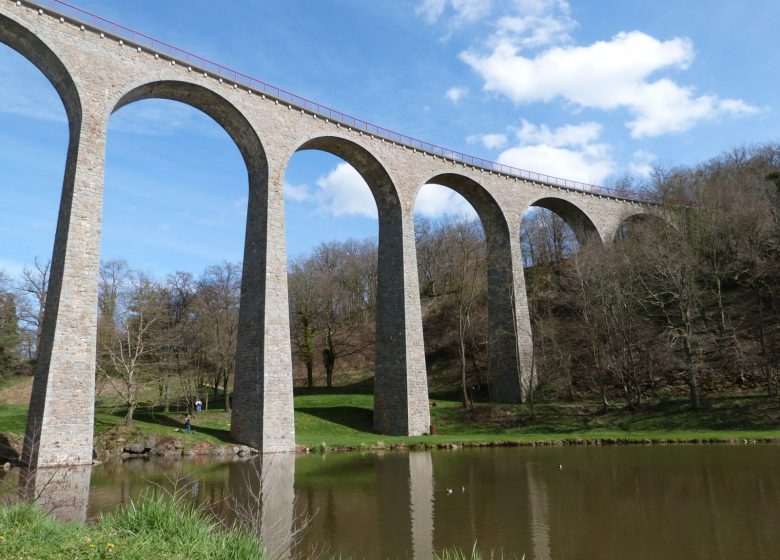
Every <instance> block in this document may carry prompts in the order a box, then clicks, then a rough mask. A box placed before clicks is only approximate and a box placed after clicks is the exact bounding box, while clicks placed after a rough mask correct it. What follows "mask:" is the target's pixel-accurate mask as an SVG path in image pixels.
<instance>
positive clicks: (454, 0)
mask: <svg viewBox="0 0 780 560" xmlns="http://www.w3.org/2000/svg"><path fill="white" fill-rule="evenodd" d="M492 7H493V1H492V0H422V1H421V2H420V3H419V4H418V5H417V7H416V8H415V11H416V12H417V15H419V16H421V17H422V18H423V19H424V20H425V22H426V23H429V24H434V23H436V22H438V21H439V20H440V19H442V17H443V16H445V15H447V16H448V18H447V19H448V23H449V24H450V25H451V26H452V27H460V26H462V25H467V24H472V23H475V22H477V21H479V20H481V19H484V18H486V17H487V16H488V15H489V14H490V13H491V11H492Z"/></svg>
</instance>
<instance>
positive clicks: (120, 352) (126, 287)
mask: <svg viewBox="0 0 780 560" xmlns="http://www.w3.org/2000/svg"><path fill="white" fill-rule="evenodd" d="M120 289H121V292H117V294H116V296H117V299H116V300H115V305H116V307H115V308H114V313H115V315H114V320H113V321H111V322H110V324H107V325H106V331H107V332H106V331H104V334H105V335H107V338H106V339H104V340H102V341H101V342H102V345H101V346H102V348H101V356H100V358H101V359H99V360H98V364H97V367H98V372H99V373H101V374H102V375H103V376H105V378H106V379H107V381H108V382H109V383H110V384H111V386H112V387H113V388H114V390H115V392H116V394H117V395H118V396H119V397H120V398H121V399H122V402H123V403H124V404H125V405H126V406H127V414H126V416H125V426H127V427H131V426H132V425H133V415H134V413H135V410H136V409H137V408H138V406H139V405H140V404H142V403H143V402H145V401H146V400H148V399H145V398H144V390H145V389H146V388H147V387H148V386H149V385H151V384H153V383H155V382H156V374H157V368H158V367H159V366H158V364H157V363H156V360H155V359H154V357H155V354H156V352H157V351H158V349H159V348H161V347H162V346H164V345H165V344H166V342H165V337H164V334H163V333H162V332H161V330H160V329H158V326H159V325H160V323H161V318H162V317H163V315H164V313H165V307H164V301H163V298H162V291H161V289H160V287H159V286H158V285H156V284H154V283H153V282H151V281H150V280H149V279H148V278H145V277H144V276H143V275H140V274H132V273H131V274H128V276H127V277H126V280H124V281H123V282H122V285H121V288H120Z"/></svg>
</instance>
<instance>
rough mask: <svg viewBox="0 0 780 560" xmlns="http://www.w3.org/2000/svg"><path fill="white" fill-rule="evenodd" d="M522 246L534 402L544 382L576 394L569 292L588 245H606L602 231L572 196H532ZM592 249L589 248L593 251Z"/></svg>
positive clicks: (569, 394) (574, 318) (567, 394)
mask: <svg viewBox="0 0 780 560" xmlns="http://www.w3.org/2000/svg"><path fill="white" fill-rule="evenodd" d="M520 245H521V251H522V256H523V269H524V279H525V288H526V298H527V302H528V313H529V319H530V324H531V333H532V348H533V349H532V356H533V362H534V368H533V370H534V376H535V379H534V382H533V383H532V384H531V385H530V392H529V401H530V402H533V400H534V392H535V391H536V389H537V387H538V386H540V385H549V386H551V387H552V388H553V389H554V390H555V391H557V392H559V393H562V395H561V396H562V397H565V398H572V396H573V393H574V388H573V385H572V379H573V376H572V368H573V363H574V361H575V356H574V355H573V353H572V351H570V348H569V347H568V346H567V344H565V343H564V342H565V341H567V340H568V339H567V338H566V334H565V333H566V329H567V325H568V324H571V322H572V321H579V320H580V319H581V318H580V317H577V316H576V315H575V316H572V311H571V309H570V308H569V307H570V306H567V305H566V296H567V295H570V293H571V290H572V286H576V285H577V278H578V276H577V273H578V272H579V270H580V269H579V267H578V265H579V264H580V263H579V261H577V260H576V259H573V257H574V256H579V255H581V254H582V251H583V250H587V249H589V248H597V247H601V246H602V244H601V239H600V237H599V234H598V231H597V229H596V227H595V225H594V224H593V222H592V221H591V219H590V218H589V217H588V215H587V214H586V213H585V212H584V211H583V210H582V209H581V208H579V207H578V206H577V205H575V204H574V203H572V202H569V201H567V200H563V199H560V198H554V197H543V198H540V199H537V200H535V201H533V202H532V203H531V204H530V205H529V207H528V208H527V209H526V211H525V213H524V214H523V217H522V220H521V224H520ZM588 254H590V253H588Z"/></svg>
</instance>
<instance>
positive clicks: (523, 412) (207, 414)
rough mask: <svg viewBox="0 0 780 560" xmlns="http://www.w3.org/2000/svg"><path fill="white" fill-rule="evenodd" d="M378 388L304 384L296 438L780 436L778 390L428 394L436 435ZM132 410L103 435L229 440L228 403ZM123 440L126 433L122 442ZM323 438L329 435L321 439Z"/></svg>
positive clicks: (452, 440)
mask: <svg viewBox="0 0 780 560" xmlns="http://www.w3.org/2000/svg"><path fill="white" fill-rule="evenodd" d="M372 407H373V395H372V394H371V390H370V387H366V386H362V385H352V386H348V387H336V388H334V389H333V390H331V391H326V390H324V389H316V390H312V391H307V390H297V391H296V395H295V430H296V441H297V442H298V443H299V444H302V445H305V446H307V447H310V448H315V449H317V448H323V447H325V448H331V449H333V448H352V449H362V448H372V447H380V448H381V447H390V446H396V445H420V444H422V445H449V444H465V445H478V444H483V443H484V444H491V443H492V444H495V443H503V442H507V443H515V444H523V443H528V444H531V443H534V442H559V441H564V442H575V441H595V440H600V441H602V442H607V443H610V442H627V441H636V442H647V441H659V440H664V441H697V440H708V441H709V440H715V441H721V440H723V441H728V440H745V439H747V440H765V439H775V438H780V399H777V398H774V399H768V398H766V397H764V396H732V397H717V398H711V399H708V400H707V401H705V403H704V406H703V408H702V410H698V411H694V410H691V408H690V406H689V404H688V401H687V400H685V399H678V400H667V401H658V402H653V403H646V404H645V405H644V406H642V407H641V408H640V409H639V410H636V411H632V410H629V409H627V408H625V407H624V406H621V405H615V406H613V407H612V408H610V409H609V410H608V411H607V412H602V411H601V407H600V406H599V404H598V403H595V402H580V403H574V404H560V403H556V404H539V405H537V406H536V410H535V415H534V416H531V414H530V412H529V409H528V407H527V406H520V405H497V406H494V407H491V406H489V405H488V404H486V403H483V404H478V405H476V406H475V407H474V408H472V409H468V410H467V409H464V408H463V407H461V405H460V403H459V402H458V401H457V398H456V395H448V394H446V393H444V394H439V395H436V398H432V399H431V409H430V410H431V422H432V424H433V425H434V426H435V428H436V434H437V435H435V436H421V437H394V436H386V435H381V434H377V433H375V432H374V430H373V427H372ZM26 413H27V409H26V406H25V405H24V404H3V405H2V406H0V433H12V434H21V433H23V431H24V423H25V421H26ZM124 414H125V411H124V409H123V408H122V407H121V406H119V405H118V404H117V403H116V402H113V401H111V400H110V399H100V400H99V401H98V402H97V405H96V415H95V436H96V445H97V446H99V447H100V446H102V445H107V444H108V443H110V442H111V441H113V442H114V444H116V441H117V440H122V442H127V443H131V442H132V441H135V440H144V439H145V438H149V437H151V436H155V437H170V436H175V437H177V438H181V439H182V440H183V445H184V449H185V450H186V449H187V448H191V447H192V446H195V445H196V444H199V442H204V443H208V444H211V445H225V444H229V443H232V440H231V438H230V416H229V415H228V414H227V413H225V412H224V411H223V410H221V409H214V407H213V402H212V409H211V410H209V411H204V412H201V413H198V414H197V415H196V417H195V420H194V423H193V428H194V433H192V434H189V435H185V434H183V433H181V432H180V431H179V432H177V431H176V430H177V429H178V430H181V429H182V428H183V421H184V412H176V411H174V412H169V413H163V412H160V411H153V410H145V409H139V410H138V411H137V412H136V416H135V418H136V419H135V426H134V428H133V429H132V430H127V429H125V428H124V427H123V418H124ZM120 443H121V442H120ZM323 444H324V445H323Z"/></svg>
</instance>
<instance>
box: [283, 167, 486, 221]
mask: <svg viewBox="0 0 780 560" xmlns="http://www.w3.org/2000/svg"><path fill="white" fill-rule="evenodd" d="M315 185H316V186H315V187H313V188H310V187H307V186H306V185H291V184H289V183H287V184H285V186H284V192H285V196H286V197H287V198H288V199H289V200H293V201H295V202H302V203H305V204H311V205H313V206H315V207H316V208H317V210H318V211H320V212H322V213H324V214H328V215H331V216H334V217H336V218H338V217H341V216H363V217H366V218H376V217H377V209H376V202H375V201H374V195H373V194H371V190H370V189H369V187H368V184H366V182H365V181H364V180H363V177H361V176H360V174H359V173H358V172H357V171H355V168H354V167H352V166H351V165H349V164H348V163H346V162H342V163H339V164H338V165H337V166H336V167H335V168H334V169H332V170H331V171H329V172H328V173H327V174H325V175H323V176H322V177H320V178H318V179H317V180H316V181H315ZM414 212H415V214H418V215H421V216H426V217H429V218H438V217H441V216H445V215H452V216H463V217H466V218H469V219H470V218H476V212H475V211H474V209H473V208H472V207H471V205H470V204H469V203H468V202H467V201H466V199H465V198H463V197H462V196H460V195H459V194H458V193H456V192H455V191H453V190H451V189H448V188H447V187H443V186H441V185H423V186H422V187H421V188H420V191H419V193H418V195H417V199H416V200H415V206H414Z"/></svg>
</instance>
